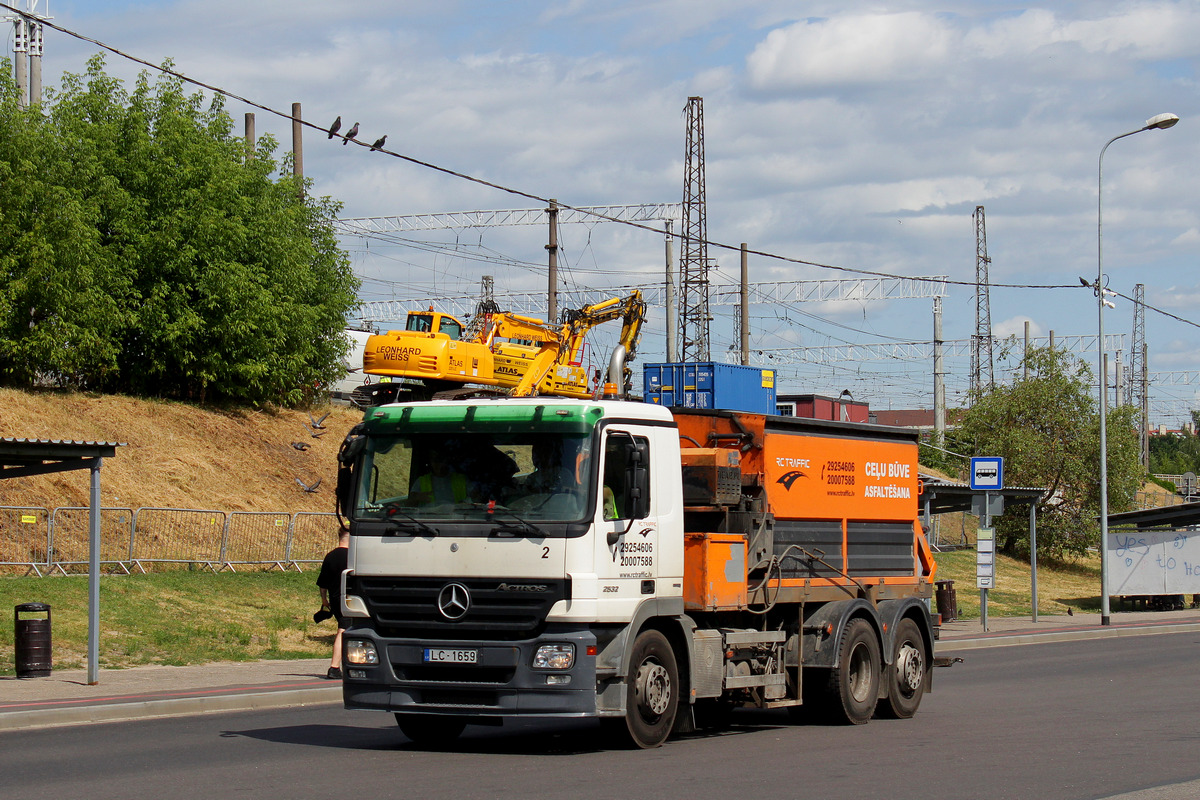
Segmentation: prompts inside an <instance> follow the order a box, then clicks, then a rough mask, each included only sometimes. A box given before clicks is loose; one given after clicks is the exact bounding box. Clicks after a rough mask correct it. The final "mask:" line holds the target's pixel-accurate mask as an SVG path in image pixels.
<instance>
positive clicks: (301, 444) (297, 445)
mask: <svg viewBox="0 0 1200 800" xmlns="http://www.w3.org/2000/svg"><path fill="white" fill-rule="evenodd" d="M292 447H294V448H296V449H297V450H307V449H308V448H310V447H312V445H311V444H309V443H308V442H292Z"/></svg>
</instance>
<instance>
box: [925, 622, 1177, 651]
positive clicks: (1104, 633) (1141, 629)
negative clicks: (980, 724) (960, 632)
mask: <svg viewBox="0 0 1200 800" xmlns="http://www.w3.org/2000/svg"><path fill="white" fill-rule="evenodd" d="M1188 631H1200V622H1185V623H1178V624H1166V625H1154V626H1131V627H1119V628H1083V629H1080V630H1071V631H1038V632H1035V633H995V634H992V633H983V634H980V635H979V636H975V637H971V638H964V639H942V640H941V641H939V642H938V643H937V645H936V646H935V647H934V652H935V653H939V654H940V653H946V652H957V651H960V650H979V649H982V648H985V647H1011V646H1014V645H1021V644H1049V643H1052V642H1078V641H1082V640H1084V639H1108V638H1113V637H1118V636H1153V635H1155V634H1163V633H1186V632H1188Z"/></svg>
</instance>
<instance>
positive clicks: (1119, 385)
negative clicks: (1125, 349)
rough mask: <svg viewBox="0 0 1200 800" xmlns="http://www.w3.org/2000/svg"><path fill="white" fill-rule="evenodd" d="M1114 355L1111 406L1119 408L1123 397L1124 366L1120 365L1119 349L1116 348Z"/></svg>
mask: <svg viewBox="0 0 1200 800" xmlns="http://www.w3.org/2000/svg"><path fill="white" fill-rule="evenodd" d="M1114 355H1115V356H1116V361H1115V362H1114V364H1115V365H1114V367H1113V385H1114V386H1115V387H1116V391H1115V392H1113V408H1120V407H1121V403H1122V402H1124V399H1125V372H1124V369H1125V368H1124V367H1123V366H1121V351H1120V350H1118V351H1117V352H1116V353H1114Z"/></svg>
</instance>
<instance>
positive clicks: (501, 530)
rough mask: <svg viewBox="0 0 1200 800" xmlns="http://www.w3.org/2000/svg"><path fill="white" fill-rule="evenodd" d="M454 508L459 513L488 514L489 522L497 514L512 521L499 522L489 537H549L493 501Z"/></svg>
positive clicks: (464, 504)
mask: <svg viewBox="0 0 1200 800" xmlns="http://www.w3.org/2000/svg"><path fill="white" fill-rule="evenodd" d="M454 508H455V510H459V511H483V512H484V513H486V514H487V517H488V521H492V519H493V517H494V516H495V515H496V514H503V515H505V516H506V517H508V519H511V520H512V522H508V521H501V522H498V523H497V524H496V527H494V528H492V529H491V530H490V531H489V532H488V535H489V536H501V535H504V534H508V535H509V536H512V535H518V534H527V535H529V536H536V537H538V538H542V539H544V538H546V535H547V534H546V532H545V531H544V530H542V529H541V528H539V527H538V526H537V525H534V524H533V523H532V522H529V521H528V520H524V519H522V518H521V517H519V516H517V515H516V514H515V513H514V512H512V511H510V510H509V509H508V508H506V507H505V506H502V505H500V504H499V503H497V502H495V501H492V502H489V503H459V504H458V505H457V506H455V507H454Z"/></svg>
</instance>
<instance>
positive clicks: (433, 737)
mask: <svg viewBox="0 0 1200 800" xmlns="http://www.w3.org/2000/svg"><path fill="white" fill-rule="evenodd" d="M396 724H397V725H399V726H400V732H401V733H403V734H404V735H405V736H407V737H408V738H409V739H412V741H413V744H418V745H421V746H422V747H446V746H447V745H449V744H451V743H453V742H454V740H455V739H457V738H458V737H459V735H460V734H461V733H462V732H463V729H464V728H466V727H467V722H466V720H464V719H459V718H458V717H439V716H435V715H432V714H396Z"/></svg>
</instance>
